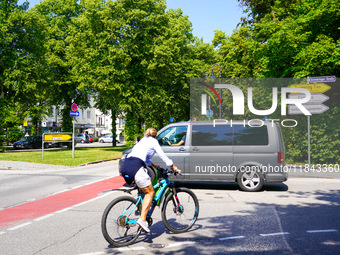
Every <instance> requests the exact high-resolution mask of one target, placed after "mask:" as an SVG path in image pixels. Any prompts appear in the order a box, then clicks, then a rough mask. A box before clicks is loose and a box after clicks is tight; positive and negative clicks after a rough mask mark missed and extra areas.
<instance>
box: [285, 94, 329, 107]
mask: <svg viewBox="0 0 340 255" xmlns="http://www.w3.org/2000/svg"><path fill="white" fill-rule="evenodd" d="M305 97H306V95H305V94H290V95H288V98H289V99H302V98H305ZM328 99H329V97H328V96H326V95H324V94H312V97H311V99H310V100H309V101H308V102H307V103H304V104H303V105H308V104H322V103H324V102H326V101H327V100H328Z"/></svg>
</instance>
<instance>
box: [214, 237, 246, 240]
mask: <svg viewBox="0 0 340 255" xmlns="http://www.w3.org/2000/svg"><path fill="white" fill-rule="evenodd" d="M242 238H246V237H245V236H230V237H222V238H218V240H220V241H224V240H233V239H242Z"/></svg>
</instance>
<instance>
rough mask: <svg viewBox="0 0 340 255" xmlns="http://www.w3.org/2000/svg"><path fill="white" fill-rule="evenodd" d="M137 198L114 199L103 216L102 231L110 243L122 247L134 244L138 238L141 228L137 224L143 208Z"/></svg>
mask: <svg viewBox="0 0 340 255" xmlns="http://www.w3.org/2000/svg"><path fill="white" fill-rule="evenodd" d="M136 203H137V200H136V199H134V198H132V197H129V196H123V197H118V198H116V199H114V200H113V201H112V202H111V203H110V204H109V205H108V206H107V207H106V209H105V211H104V213H103V216H102V222H101V227H102V233H103V235H104V238H105V239H106V241H108V242H109V243H110V244H112V245H114V246H117V247H121V246H127V245H130V244H132V243H133V242H134V241H136V239H137V238H138V236H139V234H140V232H141V229H140V228H139V226H138V225H137V220H138V218H139V217H140V212H141V209H142V206H141V204H140V203H139V204H138V206H137V207H136Z"/></svg>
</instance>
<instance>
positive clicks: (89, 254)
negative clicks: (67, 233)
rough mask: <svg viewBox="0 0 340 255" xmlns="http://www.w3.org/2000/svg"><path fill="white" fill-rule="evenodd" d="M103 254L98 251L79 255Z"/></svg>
mask: <svg viewBox="0 0 340 255" xmlns="http://www.w3.org/2000/svg"><path fill="white" fill-rule="evenodd" d="M102 254H105V252H103V251H98V252H91V253H82V254H80V255H102Z"/></svg>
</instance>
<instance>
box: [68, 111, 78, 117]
mask: <svg viewBox="0 0 340 255" xmlns="http://www.w3.org/2000/svg"><path fill="white" fill-rule="evenodd" d="M70 116H71V117H79V112H78V111H70Z"/></svg>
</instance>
